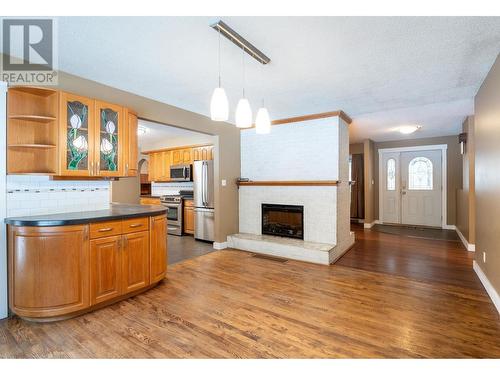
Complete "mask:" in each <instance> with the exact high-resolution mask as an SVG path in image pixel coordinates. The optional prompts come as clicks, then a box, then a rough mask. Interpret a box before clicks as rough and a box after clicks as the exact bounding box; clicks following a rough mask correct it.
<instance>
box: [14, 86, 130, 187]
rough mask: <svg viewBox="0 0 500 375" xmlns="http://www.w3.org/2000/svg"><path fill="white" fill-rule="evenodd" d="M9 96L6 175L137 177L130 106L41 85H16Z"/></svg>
mask: <svg viewBox="0 0 500 375" xmlns="http://www.w3.org/2000/svg"><path fill="white" fill-rule="evenodd" d="M8 97H9V100H8V109H7V112H8V125H7V126H8V128H7V135H8V142H7V171H8V173H11V174H38V175H51V176H63V177H122V176H136V175H137V173H138V171H137V161H138V144H137V115H136V114H135V113H133V112H132V111H131V110H128V109H124V108H123V107H121V106H119V105H116V104H112V103H106V102H103V101H99V100H96V99H93V98H88V97H84V96H79V95H75V94H72V93H68V92H63V91H58V90H53V89H47V88H41V87H31V86H25V87H12V88H10V89H9V91H8Z"/></svg>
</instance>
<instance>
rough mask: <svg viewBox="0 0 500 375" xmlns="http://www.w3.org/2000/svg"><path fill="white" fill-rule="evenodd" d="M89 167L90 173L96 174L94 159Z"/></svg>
mask: <svg viewBox="0 0 500 375" xmlns="http://www.w3.org/2000/svg"><path fill="white" fill-rule="evenodd" d="M89 169H90V175H91V176H93V175H94V162H93V161H91V162H90V168H89Z"/></svg>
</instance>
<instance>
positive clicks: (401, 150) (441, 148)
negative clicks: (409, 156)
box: [378, 144, 448, 155]
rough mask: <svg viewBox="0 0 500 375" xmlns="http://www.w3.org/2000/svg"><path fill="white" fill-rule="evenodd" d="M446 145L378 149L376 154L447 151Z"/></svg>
mask: <svg viewBox="0 0 500 375" xmlns="http://www.w3.org/2000/svg"><path fill="white" fill-rule="evenodd" d="M447 149H448V145H446V144H440V145H427V146H410V147H393V148H379V149H378V153H379V155H380V154H384V153H387V152H406V151H429V150H447Z"/></svg>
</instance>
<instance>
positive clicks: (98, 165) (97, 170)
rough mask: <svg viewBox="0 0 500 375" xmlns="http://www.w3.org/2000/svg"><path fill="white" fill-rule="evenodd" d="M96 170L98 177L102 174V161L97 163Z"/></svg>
mask: <svg viewBox="0 0 500 375" xmlns="http://www.w3.org/2000/svg"><path fill="white" fill-rule="evenodd" d="M95 170H96V171H95V174H96V176H97V175H98V174H99V173H100V172H101V162H100V161H98V162H97V163H96V165H95Z"/></svg>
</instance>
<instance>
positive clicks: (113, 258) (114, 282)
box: [90, 236, 122, 305]
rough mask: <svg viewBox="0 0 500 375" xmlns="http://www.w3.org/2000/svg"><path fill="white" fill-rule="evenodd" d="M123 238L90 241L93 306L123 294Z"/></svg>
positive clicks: (114, 237)
mask: <svg viewBox="0 0 500 375" xmlns="http://www.w3.org/2000/svg"><path fill="white" fill-rule="evenodd" d="M121 247H122V238H121V236H111V237H103V238H98V239H94V240H90V301H91V303H92V304H93V305H95V304H98V303H101V302H105V301H108V300H110V299H113V298H116V297H118V296H119V295H120V294H121V273H122V272H121V257H120V255H121V252H120V250H121Z"/></svg>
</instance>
